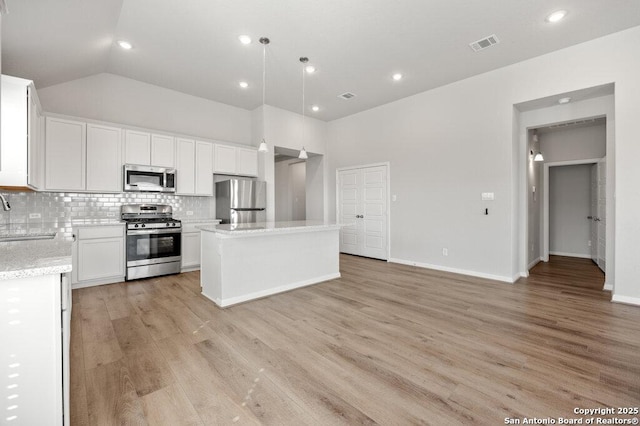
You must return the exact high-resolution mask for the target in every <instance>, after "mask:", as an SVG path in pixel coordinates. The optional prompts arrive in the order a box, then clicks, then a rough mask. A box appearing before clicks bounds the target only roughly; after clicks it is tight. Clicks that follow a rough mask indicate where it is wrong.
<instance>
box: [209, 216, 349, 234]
mask: <svg viewBox="0 0 640 426" xmlns="http://www.w3.org/2000/svg"><path fill="white" fill-rule="evenodd" d="M341 227H342V225H340V224H337V223H335V222H324V221H321V220H296V221H284V222H258V223H240V224H235V225H234V224H229V223H226V224H224V225H216V226H199V227H198V229H200V230H202V231H206V232H215V233H217V234H221V235H225V236H246V235H264V234H267V233H294V232H309V231H323V230H329V229H340V228H341Z"/></svg>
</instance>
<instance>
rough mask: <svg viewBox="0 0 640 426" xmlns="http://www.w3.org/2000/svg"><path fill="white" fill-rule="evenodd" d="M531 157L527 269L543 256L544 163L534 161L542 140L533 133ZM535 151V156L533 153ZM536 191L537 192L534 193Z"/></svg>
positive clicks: (529, 166)
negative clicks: (535, 138)
mask: <svg viewBox="0 0 640 426" xmlns="http://www.w3.org/2000/svg"><path fill="white" fill-rule="evenodd" d="M527 138H528V143H529V155H528V157H527V203H528V204H527V205H528V215H529V216H528V219H529V220H528V244H527V251H528V255H527V262H528V263H527V268H528V269H530V268H532V267H533V266H534V265H535V264H536V263H538V261H539V260H540V258H541V254H542V230H541V226H540V222H541V221H542V194H543V191H542V189H543V188H542V164H543V163H542V162H540V161H533V158H534V155H535V153H536V152H538V151H539V150H540V139H539V138H538V142H535V141H534V140H533V132H531V131H530V132H529V134H528V136H527ZM532 151H533V154H531V152H532ZM534 189H535V191H534Z"/></svg>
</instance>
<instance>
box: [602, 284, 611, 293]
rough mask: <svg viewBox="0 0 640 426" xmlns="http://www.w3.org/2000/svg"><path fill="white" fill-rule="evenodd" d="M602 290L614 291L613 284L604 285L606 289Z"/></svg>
mask: <svg viewBox="0 0 640 426" xmlns="http://www.w3.org/2000/svg"><path fill="white" fill-rule="evenodd" d="M602 289H603V290H607V291H613V284H610V283H604V287H602Z"/></svg>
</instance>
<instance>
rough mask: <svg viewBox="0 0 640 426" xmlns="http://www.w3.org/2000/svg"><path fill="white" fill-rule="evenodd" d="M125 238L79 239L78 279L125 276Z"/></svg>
mask: <svg viewBox="0 0 640 426" xmlns="http://www.w3.org/2000/svg"><path fill="white" fill-rule="evenodd" d="M124 261H125V255H124V238H97V239H95V240H84V241H82V240H80V241H78V281H86V280H95V279H101V278H110V277H123V276H124V272H125V271H124Z"/></svg>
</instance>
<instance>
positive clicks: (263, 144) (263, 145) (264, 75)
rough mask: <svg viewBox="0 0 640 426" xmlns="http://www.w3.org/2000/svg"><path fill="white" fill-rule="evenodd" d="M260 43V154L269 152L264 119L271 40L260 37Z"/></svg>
mask: <svg viewBox="0 0 640 426" xmlns="http://www.w3.org/2000/svg"><path fill="white" fill-rule="evenodd" d="M260 43H262V142H260V146H259V147H258V152H269V147H268V146H267V141H266V140H265V136H264V133H265V131H264V128H265V126H266V124H267V123H266V122H265V118H264V117H265V112H264V110H265V106H266V96H267V44H269V39H268V38H267V37H260Z"/></svg>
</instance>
